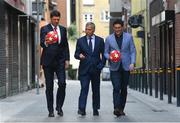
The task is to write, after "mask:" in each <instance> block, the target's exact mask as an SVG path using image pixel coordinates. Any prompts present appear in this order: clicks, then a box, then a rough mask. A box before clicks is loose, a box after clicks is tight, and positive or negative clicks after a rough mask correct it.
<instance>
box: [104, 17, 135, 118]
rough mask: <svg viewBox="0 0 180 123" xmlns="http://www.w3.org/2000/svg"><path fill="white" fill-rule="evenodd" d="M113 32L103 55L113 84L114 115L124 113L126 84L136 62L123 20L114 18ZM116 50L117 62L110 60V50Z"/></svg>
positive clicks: (131, 39)
mask: <svg viewBox="0 0 180 123" xmlns="http://www.w3.org/2000/svg"><path fill="white" fill-rule="evenodd" d="M113 30H114V33H112V34H111V35H109V36H108V37H107V38H106V41H105V53H104V56H105V57H106V59H107V60H108V61H109V65H110V77H111V81H112V85H113V104H114V112H113V113H114V115H116V116H120V115H125V113H124V107H125V104H126V97H127V85H128V81H129V75H130V72H129V71H131V70H133V69H134V65H135V62H136V49H135V45H134V41H133V37H132V35H130V34H129V33H126V32H123V21H122V20H116V21H114V23H113ZM113 50H118V51H119V52H120V53H121V59H120V61H118V62H113V61H111V60H110V55H109V54H110V52H111V51H113Z"/></svg>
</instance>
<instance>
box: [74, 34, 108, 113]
mask: <svg viewBox="0 0 180 123" xmlns="http://www.w3.org/2000/svg"><path fill="white" fill-rule="evenodd" d="M94 44H95V45H94V50H93V52H92V51H91V49H90V47H89V46H88V42H87V36H83V37H81V38H79V39H78V40H77V44H76V51H75V54H74V57H75V58H76V59H78V60H80V64H79V74H78V75H79V79H80V83H81V92H80V96H79V105H78V107H79V109H81V110H85V108H86V101H87V95H88V91H89V83H90V81H91V85H92V92H93V109H94V110H96V109H99V108H100V73H101V70H102V68H103V67H104V64H105V57H104V55H103V54H104V40H103V39H102V38H101V37H98V36H95V43H94ZM81 53H82V54H83V55H84V56H85V59H80V57H79V55H80V54H81Z"/></svg>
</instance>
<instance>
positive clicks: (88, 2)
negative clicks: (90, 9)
mask: <svg viewBox="0 0 180 123" xmlns="http://www.w3.org/2000/svg"><path fill="white" fill-rule="evenodd" d="M83 5H94V0H83Z"/></svg>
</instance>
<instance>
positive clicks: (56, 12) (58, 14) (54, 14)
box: [50, 10, 61, 18]
mask: <svg viewBox="0 0 180 123" xmlns="http://www.w3.org/2000/svg"><path fill="white" fill-rule="evenodd" d="M54 16H56V17H61V13H60V12H59V11H57V10H53V11H52V12H51V14H50V18H52V17H54Z"/></svg>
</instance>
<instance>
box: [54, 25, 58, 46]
mask: <svg viewBox="0 0 180 123" xmlns="http://www.w3.org/2000/svg"><path fill="white" fill-rule="evenodd" d="M54 32H56V33H57V36H58V31H57V26H56V27H54ZM57 39H58V43H59V36H58V37H57Z"/></svg>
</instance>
